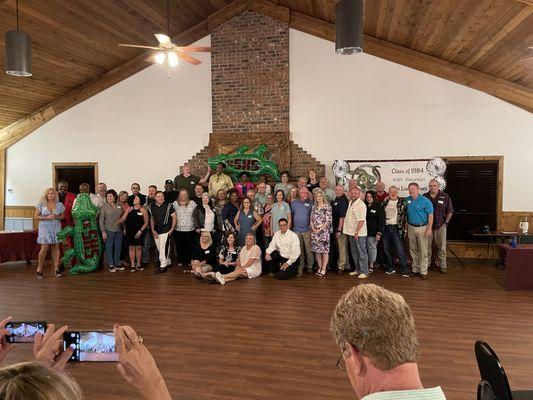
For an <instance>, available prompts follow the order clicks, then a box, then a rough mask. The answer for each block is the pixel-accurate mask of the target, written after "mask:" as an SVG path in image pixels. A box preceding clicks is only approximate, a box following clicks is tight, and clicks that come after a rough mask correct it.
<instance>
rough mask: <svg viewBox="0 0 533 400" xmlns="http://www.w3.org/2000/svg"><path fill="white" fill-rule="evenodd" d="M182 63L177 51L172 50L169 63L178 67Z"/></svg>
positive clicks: (169, 54)
mask: <svg viewBox="0 0 533 400" xmlns="http://www.w3.org/2000/svg"><path fill="white" fill-rule="evenodd" d="M179 63H180V60H179V57H178V55H177V54H176V53H174V52H173V51H171V52H170V53H168V65H170V66H171V67H172V68H174V67H176V66H177V65H178V64H179Z"/></svg>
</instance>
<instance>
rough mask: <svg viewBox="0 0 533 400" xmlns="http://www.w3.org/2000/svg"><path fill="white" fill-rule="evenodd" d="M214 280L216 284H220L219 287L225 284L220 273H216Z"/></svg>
mask: <svg viewBox="0 0 533 400" xmlns="http://www.w3.org/2000/svg"><path fill="white" fill-rule="evenodd" d="M215 279H216V280H217V282H218V283H220V284H221V285H224V284H225V283H226V280H225V279H224V277H223V276H222V274H221V273H220V272H217V273H216V274H215Z"/></svg>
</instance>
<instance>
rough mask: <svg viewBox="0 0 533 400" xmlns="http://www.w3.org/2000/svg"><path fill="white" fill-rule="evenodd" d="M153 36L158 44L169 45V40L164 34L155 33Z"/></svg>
mask: <svg viewBox="0 0 533 400" xmlns="http://www.w3.org/2000/svg"><path fill="white" fill-rule="evenodd" d="M154 36H155V37H156V39H157V41H158V42H159V44H171V40H170V38H169V37H168V36H167V35H165V34H164V33H156V34H155V35H154Z"/></svg>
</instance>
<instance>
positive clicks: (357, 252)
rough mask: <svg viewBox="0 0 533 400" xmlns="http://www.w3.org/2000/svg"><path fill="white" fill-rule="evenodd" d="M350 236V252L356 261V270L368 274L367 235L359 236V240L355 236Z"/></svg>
mask: <svg viewBox="0 0 533 400" xmlns="http://www.w3.org/2000/svg"><path fill="white" fill-rule="evenodd" d="M348 237H349V238H350V252H351V253H352V259H353V262H354V263H355V270H356V271H359V273H361V274H366V275H368V254H367V251H366V236H363V237H359V238H357V240H355V238H354V237H353V236H351V235H350V236H348Z"/></svg>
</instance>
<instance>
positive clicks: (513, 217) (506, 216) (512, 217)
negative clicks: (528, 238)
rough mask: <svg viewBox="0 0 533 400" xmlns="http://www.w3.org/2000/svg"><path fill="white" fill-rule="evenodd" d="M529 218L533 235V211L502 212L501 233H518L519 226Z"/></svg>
mask: <svg viewBox="0 0 533 400" xmlns="http://www.w3.org/2000/svg"><path fill="white" fill-rule="evenodd" d="M525 217H527V220H528V221H529V233H532V234H533V211H502V213H501V218H500V230H501V231H509V232H512V231H518V224H519V223H520V221H521V220H524V219H525Z"/></svg>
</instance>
